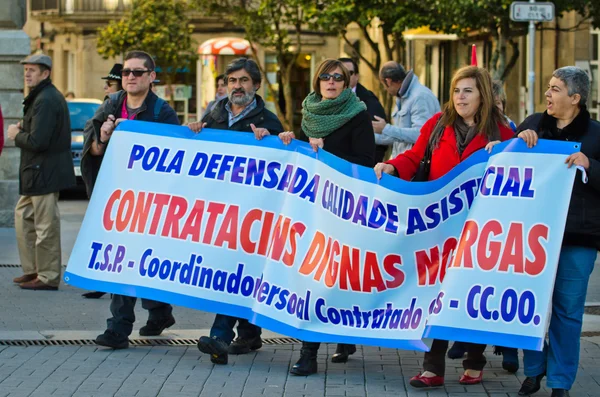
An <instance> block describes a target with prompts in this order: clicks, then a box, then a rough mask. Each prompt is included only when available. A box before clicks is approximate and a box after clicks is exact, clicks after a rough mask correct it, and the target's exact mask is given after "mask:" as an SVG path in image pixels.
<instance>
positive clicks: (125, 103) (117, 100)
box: [81, 51, 179, 349]
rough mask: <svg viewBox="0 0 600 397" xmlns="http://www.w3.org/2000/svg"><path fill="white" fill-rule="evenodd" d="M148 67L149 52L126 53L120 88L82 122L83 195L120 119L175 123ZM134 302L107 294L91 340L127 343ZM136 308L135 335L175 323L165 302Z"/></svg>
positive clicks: (123, 345)
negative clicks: (140, 314)
mask: <svg viewBox="0 0 600 397" xmlns="http://www.w3.org/2000/svg"><path fill="white" fill-rule="evenodd" d="M154 69H155V64H154V60H153V59H152V57H151V56H150V55H149V54H147V53H145V52H143V51H131V52H130V53H128V54H127V55H126V56H125V63H124V65H123V70H121V77H122V84H123V90H122V91H119V92H116V93H112V94H109V95H108V97H107V98H106V100H105V101H104V103H103V104H102V105H100V107H99V108H98V110H97V111H96V113H95V114H94V117H93V118H92V119H91V120H90V121H88V123H87V124H86V126H85V131H84V134H85V140H84V144H83V155H82V158H81V174H82V177H83V180H84V182H85V185H86V188H87V192H88V195H90V196H91V194H92V189H93V188H94V184H95V182H96V177H97V176H98V171H99V170H100V164H101V163H102V159H103V157H104V152H105V151H106V147H107V146H108V145H109V144H110V137H111V136H112V133H113V131H114V129H115V128H116V126H117V125H118V124H119V123H120V122H121V121H123V120H133V119H135V120H140V121H150V122H157V123H164V124H176V125H179V119H178V118H177V113H175V111H174V110H173V109H172V108H171V106H169V104H168V103H167V102H165V101H164V100H162V99H160V98H158V97H157V96H156V94H154V93H153V92H152V91H151V90H150V85H151V84H152V82H153V81H154V79H155V78H156V73H155V72H154ZM135 303H136V298H135V297H130V296H123V295H116V294H114V295H113V296H112V299H111V304H110V312H111V314H112V318H109V319H108V320H107V329H106V331H104V333H103V334H101V335H99V336H98V337H97V338H96V344H98V345H100V346H106V347H111V348H113V349H125V348H127V347H129V341H128V337H129V335H130V334H131V331H132V330H133V323H134V321H135V315H134V308H135ZM142 307H143V308H144V309H146V310H148V321H147V323H146V325H145V326H144V327H142V328H140V335H142V336H156V335H160V334H161V333H162V331H163V330H164V329H165V328H169V327H170V326H172V325H173V324H175V318H174V317H173V315H172V311H173V308H172V307H171V305H169V304H166V303H162V302H156V301H153V300H150V299H142Z"/></svg>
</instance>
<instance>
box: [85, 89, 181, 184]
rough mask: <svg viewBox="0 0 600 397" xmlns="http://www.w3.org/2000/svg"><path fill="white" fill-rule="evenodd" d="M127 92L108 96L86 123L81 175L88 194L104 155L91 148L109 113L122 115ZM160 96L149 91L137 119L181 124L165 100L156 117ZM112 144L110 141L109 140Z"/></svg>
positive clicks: (116, 115) (115, 115)
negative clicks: (92, 152)
mask: <svg viewBox="0 0 600 397" xmlns="http://www.w3.org/2000/svg"><path fill="white" fill-rule="evenodd" d="M126 94H127V92H125V91H119V92H116V93H114V94H110V95H109V96H108V98H107V99H106V100H105V101H104V103H102V105H100V107H99V108H98V110H96V113H95V114H94V117H93V118H91V119H90V120H89V121H88V122H87V123H86V124H85V130H84V131H83V133H84V142H83V154H82V157H81V176H82V178H83V181H84V182H85V187H86V189H87V193H88V196H91V195H92V190H93V189H94V185H95V183H96V177H97V176H98V171H100V165H101V164H102V159H103V158H104V156H103V155H102V156H92V154H91V153H90V148H91V147H92V143H93V142H94V141H97V140H99V139H100V128H101V127H102V124H104V122H105V121H106V120H107V119H108V116H109V115H111V114H112V115H113V116H114V117H115V119H118V118H120V117H121V109H122V107H123V101H125V96H126ZM157 100H158V97H157V96H156V94H155V93H153V92H152V91H149V92H148V95H147V96H146V99H145V100H144V103H143V105H142V109H141V110H140V112H139V113H138V114H137V115H136V117H135V119H136V120H138V121H150V122H157V123H163V124H174V125H179V119H178V118H177V113H176V112H175V111H174V110H173V108H172V107H171V106H169V104H168V103H167V102H163V104H162V107H161V108H160V111H159V113H158V118H157V119H156V120H155V119H154V108H155V106H154V105H155V104H156V101H157ZM109 145H110V141H109Z"/></svg>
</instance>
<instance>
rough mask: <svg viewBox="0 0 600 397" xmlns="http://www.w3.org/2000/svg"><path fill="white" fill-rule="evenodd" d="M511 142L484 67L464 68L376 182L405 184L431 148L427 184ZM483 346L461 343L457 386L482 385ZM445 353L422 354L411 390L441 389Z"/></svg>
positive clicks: (438, 349)
mask: <svg viewBox="0 0 600 397" xmlns="http://www.w3.org/2000/svg"><path fill="white" fill-rule="evenodd" d="M512 137H513V132H512V130H511V129H510V128H509V127H508V126H507V125H506V122H505V119H504V116H503V115H502V113H501V112H500V110H499V109H498V108H497V107H496V106H495V105H494V95H493V93H492V79H491V77H490V74H489V73H488V71H487V70H485V69H483V68H478V67H477V66H467V67H464V68H462V69H459V70H458V71H457V72H456V74H455V75H454V77H453V78H452V83H451V84H450V100H449V101H448V103H447V104H446V105H445V106H444V111H443V112H442V113H438V114H436V115H434V116H433V117H432V118H431V119H429V120H428V121H427V122H426V123H425V125H424V126H423V128H422V129H421V135H420V136H419V138H418V139H417V141H416V142H415V145H414V146H413V147H412V149H410V150H407V151H406V152H404V153H402V154H400V155H399V156H397V157H396V158H395V159H391V160H389V161H388V162H386V163H379V164H377V165H376V166H375V173H376V174H377V176H378V177H381V174H382V173H386V174H390V175H397V176H399V177H400V178H402V179H404V180H407V181H410V180H411V179H412V178H413V177H414V176H415V174H416V173H417V170H418V169H419V164H420V162H421V160H422V159H423V158H424V157H425V152H426V150H427V147H428V146H429V145H431V148H432V155H431V168H430V171H429V174H428V175H426V176H425V179H426V180H430V181H431V180H434V179H438V178H440V177H442V176H444V175H445V174H446V173H447V172H448V171H450V170H451V169H452V168H454V167H455V166H457V165H458V164H459V163H460V162H461V161H463V160H465V159H466V158H467V157H469V156H470V155H471V154H473V153H475V152H476V151H478V150H480V149H483V148H484V147H486V148H489V147H491V146H492V145H493V143H494V142H500V141H501V140H502V141H504V140H508V139H510V138H512ZM485 347H486V346H485V345H481V344H475V343H465V348H466V350H467V359H466V360H464V361H463V368H464V370H465V372H464V374H463V375H462V376H461V378H460V380H459V382H460V383H461V384H464V385H469V384H476V383H480V382H481V379H482V375H483V367H484V366H485V364H486V359H485V356H484V355H483V352H484V350H485ZM446 350H448V341H446V340H439V339H435V340H434V341H433V344H432V346H431V350H430V351H429V352H428V353H425V359H424V360H423V372H422V373H420V374H418V375H417V376H414V377H413V378H412V379H411V380H410V384H411V386H413V387H417V388H428V387H439V386H443V384H444V373H445V370H446V363H445V355H446Z"/></svg>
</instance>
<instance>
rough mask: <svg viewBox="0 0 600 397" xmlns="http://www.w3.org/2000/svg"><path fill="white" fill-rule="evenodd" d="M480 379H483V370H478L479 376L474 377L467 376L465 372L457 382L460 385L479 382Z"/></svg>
mask: <svg viewBox="0 0 600 397" xmlns="http://www.w3.org/2000/svg"><path fill="white" fill-rule="evenodd" d="M482 379H483V371H481V372H479V376H476V377H473V376H469V375H467V374H466V373H464V374H463V375H462V376H461V377H460V379H459V380H458V383H460V384H461V385H477V384H479V383H481V380H482Z"/></svg>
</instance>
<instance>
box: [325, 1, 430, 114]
mask: <svg viewBox="0 0 600 397" xmlns="http://www.w3.org/2000/svg"><path fill="white" fill-rule="evenodd" d="M314 12H315V20H314V25H315V26H316V27H318V28H319V29H323V30H325V31H328V32H331V33H336V34H339V35H340V36H341V38H342V40H344V42H345V43H346V44H347V45H348V46H349V47H350V48H352V51H353V53H352V54H350V55H351V56H352V57H354V58H356V59H360V60H361V61H362V62H363V63H364V64H365V65H367V67H368V68H369V69H370V70H371V71H372V73H373V74H374V75H378V74H379V70H380V69H381V65H382V63H383V60H384V57H383V55H385V59H387V60H396V61H398V62H402V60H403V58H404V57H403V55H404V54H403V52H404V51H403V49H404V40H403V37H402V32H403V31H404V30H405V29H410V28H416V27H419V26H422V25H426V24H427V21H428V20H429V18H430V16H429V15H428V12H429V9H428V8H427V7H423V1H421V0H356V1H354V0H331V1H329V0H322V1H319V3H318V5H317V7H316V8H315V10H314ZM352 23H356V24H357V25H358V27H359V29H360V32H361V36H362V38H363V39H364V40H365V42H366V43H367V45H368V47H369V48H370V49H371V50H372V51H373V53H374V58H369V57H367V55H366V54H365V51H364V50H362V49H357V48H356V47H354V46H353V45H352V43H351V42H350V40H349V38H348V27H349V25H350V24H352ZM375 35H379V36H380V37H381V40H380V41H379V40H377V39H376V36H375ZM380 92H383V93H384V95H382V97H381V99H382V100H383V105H384V108H385V109H388V110H389V109H390V107H391V104H392V100H393V98H391V97H390V96H389V95H387V94H386V93H385V90H381V89H380Z"/></svg>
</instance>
